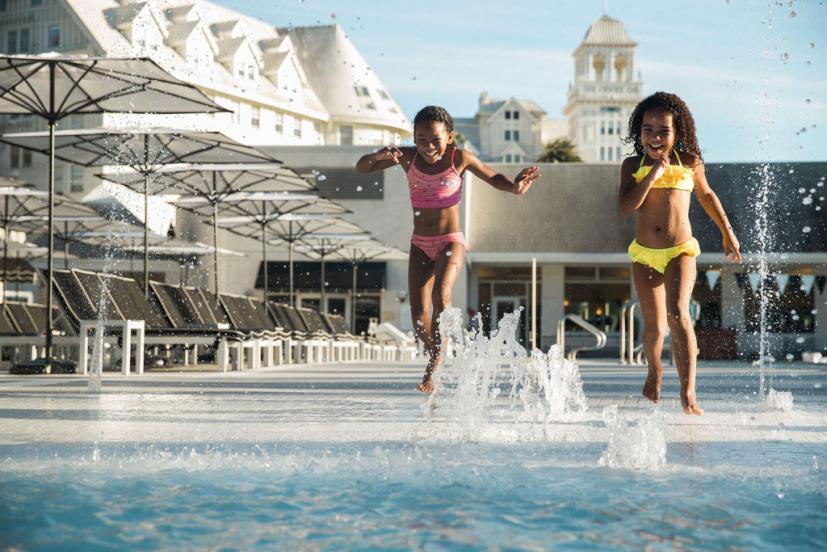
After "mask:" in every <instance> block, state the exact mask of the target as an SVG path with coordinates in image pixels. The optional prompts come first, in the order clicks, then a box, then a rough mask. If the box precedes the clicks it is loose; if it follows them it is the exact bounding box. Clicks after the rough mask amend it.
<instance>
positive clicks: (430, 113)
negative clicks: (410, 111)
mask: <svg viewBox="0 0 827 552" xmlns="http://www.w3.org/2000/svg"><path fill="white" fill-rule="evenodd" d="M431 122H434V123H443V124H444V125H445V130H447V131H448V132H453V131H454V119H453V118H452V117H451V114H450V113H448V110H446V109H445V108H444V107H439V106H438V105H429V106H427V107H423V108H422V109H420V110H419V113H417V114H416V117H414V122H413V126H414V130H416V125H418V124H419V123H431Z"/></svg>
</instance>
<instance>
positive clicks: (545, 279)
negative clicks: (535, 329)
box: [539, 264, 565, 350]
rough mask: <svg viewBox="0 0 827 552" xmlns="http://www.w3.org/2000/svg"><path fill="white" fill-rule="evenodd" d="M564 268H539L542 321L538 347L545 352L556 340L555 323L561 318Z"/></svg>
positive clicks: (551, 266)
mask: <svg viewBox="0 0 827 552" xmlns="http://www.w3.org/2000/svg"><path fill="white" fill-rule="evenodd" d="M564 268H565V267H564V266H563V265H559V264H545V265H541V266H540V274H541V275H540V282H541V284H540V286H541V290H540V298H541V301H542V308H541V310H542V321H541V323H540V328H539V332H540V336H541V340H540V347H541V348H542V349H543V350H546V349H547V348H548V347H549V345H551V344H553V343H554V342H555V340H556V338H557V333H556V332H557V321H558V320H560V319H561V318H562V317H563V314H564V310H565V309H564V307H563V299H564V291H565V279H564Z"/></svg>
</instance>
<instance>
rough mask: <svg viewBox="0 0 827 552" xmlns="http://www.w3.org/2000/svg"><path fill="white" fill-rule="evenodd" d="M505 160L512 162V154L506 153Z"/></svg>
mask: <svg viewBox="0 0 827 552" xmlns="http://www.w3.org/2000/svg"><path fill="white" fill-rule="evenodd" d="M505 162H506V163H511V154H510V153H506V154H505Z"/></svg>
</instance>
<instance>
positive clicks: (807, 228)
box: [801, 226, 812, 234]
mask: <svg viewBox="0 0 827 552" xmlns="http://www.w3.org/2000/svg"><path fill="white" fill-rule="evenodd" d="M811 230H812V228H810V227H809V226H805V227H804V228H802V229H801V231H802V232H804V233H805V234H809V233H810V231H811Z"/></svg>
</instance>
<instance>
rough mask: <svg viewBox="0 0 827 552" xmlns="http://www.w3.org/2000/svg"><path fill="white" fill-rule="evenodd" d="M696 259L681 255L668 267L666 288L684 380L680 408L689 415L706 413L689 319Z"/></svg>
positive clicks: (680, 373) (674, 348)
mask: <svg viewBox="0 0 827 552" xmlns="http://www.w3.org/2000/svg"><path fill="white" fill-rule="evenodd" d="M696 275H697V269H696V267H695V258H694V257H688V256H686V255H681V256H680V257H677V258H675V259H672V261H671V262H670V263H669V265H668V266H667V267H666V272H665V273H664V281H665V284H666V317H667V320H668V321H669V331H670V332H671V333H672V351H673V353H674V355H675V364H676V365H677V367H678V377H679V378H680V380H681V405H682V406H683V411H684V412H686V413H687V414H695V415H697V416H700V415H701V414H703V413H704V411H703V410H702V409H701V407H700V406H698V403H697V402H696V396H695V361H696V358H697V355H698V345H697V342H696V340H695V328H693V327H692V319H691V318H690V317H689V300H690V299H691V298H692V288H694V287H695V277H696Z"/></svg>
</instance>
